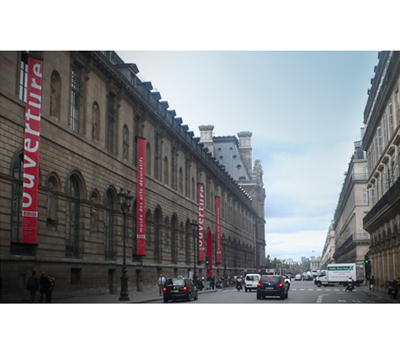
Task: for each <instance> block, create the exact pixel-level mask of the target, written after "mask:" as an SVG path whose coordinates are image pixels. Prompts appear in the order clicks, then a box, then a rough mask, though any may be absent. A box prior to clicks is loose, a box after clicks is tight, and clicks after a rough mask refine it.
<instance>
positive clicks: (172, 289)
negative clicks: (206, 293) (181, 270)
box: [163, 277, 198, 303]
mask: <svg viewBox="0 0 400 350" xmlns="http://www.w3.org/2000/svg"><path fill="white" fill-rule="evenodd" d="M163 293H164V303H167V302H168V301H169V300H179V299H184V300H187V301H190V300H191V299H193V300H197V299H198V290H197V287H196V286H195V285H194V284H193V282H192V280H191V279H189V278H186V277H182V278H167V279H166V281H165V283H164V288H163Z"/></svg>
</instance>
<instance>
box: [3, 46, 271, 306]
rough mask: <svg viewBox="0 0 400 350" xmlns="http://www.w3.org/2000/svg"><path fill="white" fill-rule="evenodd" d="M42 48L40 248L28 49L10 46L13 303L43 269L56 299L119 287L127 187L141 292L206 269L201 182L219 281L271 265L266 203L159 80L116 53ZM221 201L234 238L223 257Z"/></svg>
mask: <svg viewBox="0 0 400 350" xmlns="http://www.w3.org/2000/svg"><path fill="white" fill-rule="evenodd" d="M35 54H36V55H38V56H40V57H42V59H43V88H42V116H41V130H40V137H41V144H40V163H39V216H38V236H37V237H38V243H37V245H27V244H22V243H21V203H22V187H23V186H22V185H23V181H22V176H23V147H24V128H25V105H26V99H25V94H26V90H25V87H26V86H25V84H26V82H25V72H26V65H27V55H26V53H25V52H17V51H14V52H5V51H4V52H0V63H1V64H0V132H1V134H0V142H1V147H0V156H1V162H0V182H1V187H0V203H1V204H0V260H1V261H0V264H1V277H2V279H3V293H2V301H11V302H18V301H27V300H28V296H27V292H26V290H25V285H26V281H27V278H28V277H29V275H30V273H31V271H32V270H36V271H37V272H38V273H40V272H41V271H47V272H50V273H51V274H52V275H54V276H55V278H56V289H55V293H54V298H57V297H59V298H63V297H71V296H77V295H90V294H101V293H118V290H119V288H120V283H119V277H120V273H121V267H122V258H123V242H124V240H123V232H124V226H123V225H124V220H123V215H122V213H121V209H120V206H119V204H118V193H119V192H120V189H121V188H123V189H124V190H125V191H131V193H132V194H133V196H134V200H133V205H132V207H131V209H130V211H129V213H128V214H127V216H126V226H125V229H126V233H127V235H126V257H127V259H126V261H127V269H128V277H129V280H128V288H129V290H130V291H141V290H147V289H151V288H156V281H157V277H158V276H159V274H160V273H163V274H164V275H167V276H176V275H178V274H182V275H190V274H191V272H192V271H193V268H194V265H195V266H196V269H197V274H198V275H199V276H206V272H207V271H206V267H205V264H204V262H198V261H195V260H198V259H197V258H196V257H198V254H196V251H197V249H198V248H197V245H195V243H196V241H195V240H194V234H193V232H192V229H191V223H192V221H193V220H198V217H199V207H198V193H197V188H198V187H197V185H198V183H204V185H205V193H206V198H205V229H206V230H207V232H210V235H209V236H208V239H209V240H210V239H211V240H212V252H211V254H212V257H213V259H212V260H213V273H214V276H215V277H216V278H218V277H219V276H221V275H222V274H223V273H227V274H238V273H243V269H244V266H248V267H249V268H258V266H257V263H258V262H260V263H261V262H262V260H264V261H265V247H264V248H263V246H262V241H263V237H264V224H263V223H264V210H263V209H262V210H261V208H263V203H261V202H258V203H256V204H255V203H254V200H253V198H254V195H253V194H251V195H249V193H247V190H246V189H245V187H244V186H241V185H240V181H236V180H235V179H234V178H233V177H232V175H231V174H229V172H228V171H227V170H226V169H225V167H224V166H222V165H221V164H220V163H219V162H218V160H217V159H216V158H215V157H213V155H212V154H211V153H210V152H209V151H208V149H207V148H206V147H204V145H203V144H202V143H199V142H198V141H199V140H198V139H197V138H195V137H194V133H193V132H192V131H190V130H189V127H188V126H187V125H185V124H183V121H182V119H181V118H179V117H177V116H176V113H175V111H174V110H171V109H169V105H168V102H167V101H162V100H161V94H160V93H159V92H157V91H154V90H153V87H152V84H151V82H146V81H141V80H140V79H139V78H138V76H137V73H138V72H139V70H138V67H137V66H136V65H135V64H130V63H125V62H123V61H122V60H121V59H120V57H119V56H118V55H117V54H116V53H115V52H111V51H107V52H91V51H84V52H57V51H53V52H47V51H45V52H36V53H35ZM137 137H140V138H143V139H145V140H146V146H145V147H146V160H145V169H146V208H145V213H146V214H145V223H146V255H137V254H136V245H137V236H136V225H137V218H136V203H137V202H136V196H137V193H136V187H137V181H136V179H137V170H138V169H137V156H136V155H137V142H136V140H137ZM257 169H258V170H257V172H258V174H259V175H260V172H261V177H262V170H261V169H260V167H258V168H257ZM246 181H250V180H246ZM251 181H255V182H257V181H258V182H259V181H262V179H261V178H258V179H251ZM216 196H219V197H220V198H221V232H222V245H223V247H222V262H221V263H218V264H216V263H215V261H216V249H215V247H216V206H215V197H216ZM259 198H260V199H262V198H265V197H263V195H262V193H261V194H259ZM195 247H196V248H195ZM263 264H264V263H263Z"/></svg>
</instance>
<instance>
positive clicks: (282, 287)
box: [257, 275, 289, 299]
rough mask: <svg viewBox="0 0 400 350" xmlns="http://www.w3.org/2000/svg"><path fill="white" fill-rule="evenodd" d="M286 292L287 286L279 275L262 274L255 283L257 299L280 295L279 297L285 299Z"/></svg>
mask: <svg viewBox="0 0 400 350" xmlns="http://www.w3.org/2000/svg"><path fill="white" fill-rule="evenodd" d="M288 292H289V286H288V285H287V284H286V283H285V280H284V278H283V276H280V275H263V276H261V279H260V282H258V285H257V299H261V298H265V297H268V296H280V297H281V299H285V298H287V297H288Z"/></svg>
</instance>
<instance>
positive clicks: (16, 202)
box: [11, 153, 24, 243]
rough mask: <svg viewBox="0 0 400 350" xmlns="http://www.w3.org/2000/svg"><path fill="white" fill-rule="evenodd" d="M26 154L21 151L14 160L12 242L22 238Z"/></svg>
mask: <svg viewBox="0 0 400 350" xmlns="http://www.w3.org/2000/svg"><path fill="white" fill-rule="evenodd" d="M23 169H24V156H23V154H22V153H21V154H20V155H19V156H18V157H17V158H16V159H15V162H14V165H13V169H12V177H13V182H12V194H11V242H15V243H20V242H21V239H22V192H23V172H24V170H23Z"/></svg>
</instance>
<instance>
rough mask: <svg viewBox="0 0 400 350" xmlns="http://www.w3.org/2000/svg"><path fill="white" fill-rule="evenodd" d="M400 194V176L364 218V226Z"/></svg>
mask: <svg viewBox="0 0 400 350" xmlns="http://www.w3.org/2000/svg"><path fill="white" fill-rule="evenodd" d="M399 195H400V177H399V178H397V181H396V182H395V183H394V185H393V186H392V187H390V188H389V191H387V192H386V193H385V194H384V195H383V196H382V198H381V199H380V200H379V201H378V202H377V203H376V204H375V205H374V206H373V207H372V208H371V210H370V211H369V213H368V214H367V215H365V217H364V219H363V224H364V226H365V225H367V224H368V222H369V221H370V220H372V219H373V218H374V217H375V216H376V215H377V214H378V213H379V212H380V211H381V210H382V209H383V208H384V207H385V206H387V205H388V204H389V203H390V202H392V201H393V200H394V199H395V198H396V197H397V196H399Z"/></svg>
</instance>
